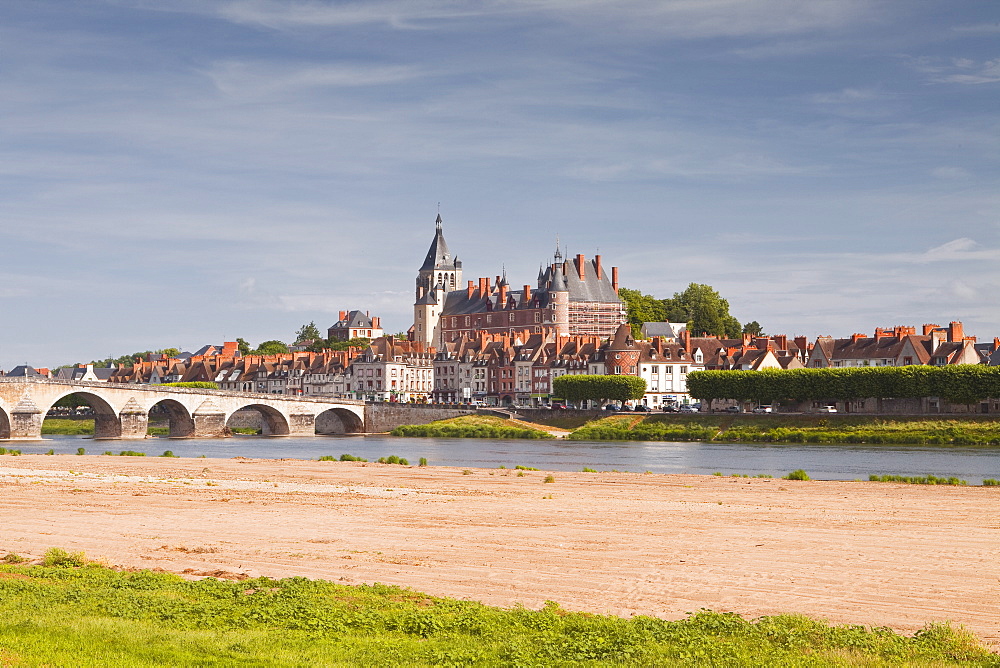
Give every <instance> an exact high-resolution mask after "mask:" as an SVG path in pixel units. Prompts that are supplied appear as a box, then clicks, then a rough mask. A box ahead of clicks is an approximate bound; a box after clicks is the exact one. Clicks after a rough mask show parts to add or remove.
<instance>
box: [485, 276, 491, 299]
mask: <svg viewBox="0 0 1000 668" xmlns="http://www.w3.org/2000/svg"><path fill="white" fill-rule="evenodd" d="M483 280H484V281H486V292H485V293H484V294H483V296H484V297H489V296H490V295H491V294H493V289H492V288H490V279H489V277H486V278H484V279H483Z"/></svg>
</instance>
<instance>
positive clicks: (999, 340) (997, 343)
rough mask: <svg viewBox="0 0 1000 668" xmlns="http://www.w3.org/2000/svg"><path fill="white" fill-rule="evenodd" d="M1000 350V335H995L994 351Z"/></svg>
mask: <svg viewBox="0 0 1000 668" xmlns="http://www.w3.org/2000/svg"><path fill="white" fill-rule="evenodd" d="M998 350H1000V337H996V336H994V337H993V352H996V351H998Z"/></svg>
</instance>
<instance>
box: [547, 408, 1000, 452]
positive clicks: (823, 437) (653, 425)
mask: <svg viewBox="0 0 1000 668" xmlns="http://www.w3.org/2000/svg"><path fill="white" fill-rule="evenodd" d="M567 438H570V439H573V440H581V441H721V442H740V443H831V444H836V443H865V444H886V445H998V444H1000V421H997V420H995V419H985V418H978V417H969V418H963V419H948V420H940V419H927V418H919V417H915V418H906V417H898V418H874V417H854V416H843V417H841V416H829V417H820V416H810V415H800V416H785V415H767V416H765V415H759V416H758V415H754V416H745V417H730V416H724V415H712V416H700V415H699V416H686V415H650V416H646V417H638V416H635V415H616V416H612V417H607V418H603V419H600V420H597V421H595V422H591V423H588V424H586V425H584V426H583V427H581V428H579V429H577V430H575V431H573V432H572V433H571V434H570V435H569V436H568V437H567Z"/></svg>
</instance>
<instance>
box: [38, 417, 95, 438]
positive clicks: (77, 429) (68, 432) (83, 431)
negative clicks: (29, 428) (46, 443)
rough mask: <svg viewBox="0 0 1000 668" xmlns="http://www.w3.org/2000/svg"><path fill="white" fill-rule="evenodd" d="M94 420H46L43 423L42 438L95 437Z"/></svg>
mask: <svg viewBox="0 0 1000 668" xmlns="http://www.w3.org/2000/svg"><path fill="white" fill-rule="evenodd" d="M93 435H94V421H93V420H66V419H63V418H46V419H45V421H44V422H42V436H93Z"/></svg>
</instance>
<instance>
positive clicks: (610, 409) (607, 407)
mask: <svg viewBox="0 0 1000 668" xmlns="http://www.w3.org/2000/svg"><path fill="white" fill-rule="evenodd" d="M604 410H606V411H617V410H618V407H617V406H615V405H614V404H608V405H607V406H605V407H604Z"/></svg>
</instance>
